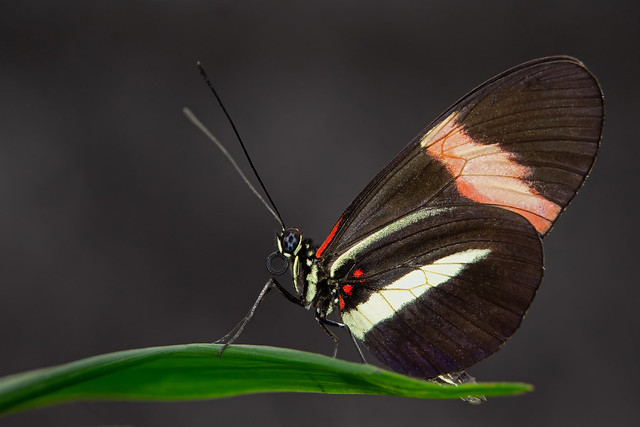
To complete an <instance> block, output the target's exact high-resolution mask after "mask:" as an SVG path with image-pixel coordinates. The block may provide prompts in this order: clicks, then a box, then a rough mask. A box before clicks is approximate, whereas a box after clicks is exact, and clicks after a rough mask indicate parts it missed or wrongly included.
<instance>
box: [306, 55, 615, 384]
mask: <svg viewBox="0 0 640 427" xmlns="http://www.w3.org/2000/svg"><path fill="white" fill-rule="evenodd" d="M602 120H603V100H602V93H601V91H600V87H599V85H598V83H597V81H596V80H595V78H594V77H593V76H592V75H591V74H590V73H589V71H588V70H586V68H584V66H583V65H582V64H581V63H580V62H579V61H577V60H576V59H573V58H568V57H555V58H545V59H541V60H536V61H532V62H529V63H526V64H523V65H521V66H519V67H516V68H514V69H512V70H509V71H507V72H505V73H504V74H502V75H500V76H497V77H495V78H494V79H492V80H490V81H488V82H486V83H485V84H483V85H482V86H480V87H479V88H477V89H476V90H474V91H473V92H471V93H470V94H469V95H467V96H465V97H464V98H462V99H461V100H460V101H458V102H457V103H456V104H454V105H453V106H452V107H451V108H449V109H448V110H447V111H446V112H444V113H443V114H442V115H441V116H440V117H439V118H438V119H436V120H435V121H434V122H433V123H432V125H430V126H429V127H428V128H427V129H425V130H424V131H423V132H421V133H420V134H419V135H418V136H417V137H416V138H415V139H414V140H413V141H412V142H411V143H410V144H409V145H408V146H407V147H405V149H404V150H403V151H402V152H401V153H400V154H399V155H398V156H396V157H395V158H394V160H393V161H392V162H391V163H390V164H389V165H388V166H387V167H386V168H385V169H384V170H383V171H382V172H380V173H379V174H378V175H377V176H376V177H375V178H374V180H373V181H371V183H370V184H369V185H368V186H367V187H366V188H365V189H364V191H363V192H362V193H361V194H360V195H359V196H358V197H357V198H356V199H355V200H354V202H353V203H352V204H351V205H350V206H349V208H347V210H346V211H345V213H344V214H343V215H342V216H341V217H340V219H339V220H338V222H337V223H336V225H335V226H334V229H333V230H332V231H331V233H330V235H329V237H328V238H327V239H326V241H325V242H324V243H323V244H322V246H321V247H320V248H319V249H318V250H317V252H316V255H315V256H316V259H317V261H318V262H319V263H320V265H321V266H322V268H323V269H324V273H325V274H326V276H327V277H328V280H329V281H330V282H332V283H334V284H335V286H337V287H338V289H339V308H340V312H341V315H342V320H343V322H344V323H345V324H346V325H347V326H349V328H350V330H351V332H352V333H353V335H354V336H355V337H357V338H359V339H360V340H362V341H363V342H364V343H365V345H366V346H367V347H368V348H369V350H371V352H372V353H373V354H374V355H376V356H377V357H378V358H379V359H380V360H381V361H383V362H384V363H386V364H388V365H389V366H391V367H392V368H394V369H396V370H398V371H400V372H404V373H407V374H411V375H417V376H422V377H433V376H437V375H440V374H444V373H449V372H453V371H457V370H461V369H464V368H466V367H468V366H470V365H472V364H474V363H476V362H477V361H479V360H481V359H483V358H485V357H487V356H488V355H490V354H492V353H493V352H495V351H496V350H497V349H498V348H499V347H500V346H501V345H502V344H503V343H504V342H505V341H506V340H507V339H508V338H509V337H510V336H511V335H512V334H513V333H514V332H515V330H516V329H517V328H518V326H519V324H520V322H521V320H522V318H523V316H524V314H525V312H526V310H527V308H528V307H529V305H530V303H531V301H532V299H533V297H534V295H535V292H536V290H537V288H538V285H539V283H540V280H541V278H542V270H543V259H542V247H541V241H540V238H541V236H544V235H545V234H546V233H547V232H548V231H549V230H550V228H551V227H552V225H553V223H554V222H555V220H556V219H557V218H558V216H559V215H560V213H561V212H562V211H563V210H564V208H565V207H566V206H567V204H568V203H569V202H570V201H571V199H572V198H573V196H574V195H575V193H576V191H577V190H578V189H579V187H580V186H581V185H582V183H583V181H584V179H585V178H586V176H587V174H588V173H589V171H590V169H591V167H592V166H593V162H594V159H595V155H596V152H597V149H598V146H599V142H600V135H601V131H602Z"/></svg>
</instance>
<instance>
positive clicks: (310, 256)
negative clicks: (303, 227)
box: [276, 228, 338, 317]
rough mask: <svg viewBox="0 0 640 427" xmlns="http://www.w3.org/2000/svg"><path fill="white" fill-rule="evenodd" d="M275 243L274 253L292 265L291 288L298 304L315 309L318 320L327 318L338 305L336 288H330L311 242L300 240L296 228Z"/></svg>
mask: <svg viewBox="0 0 640 427" xmlns="http://www.w3.org/2000/svg"><path fill="white" fill-rule="evenodd" d="M276 240H277V243H278V251H279V252H280V253H281V254H282V255H284V256H285V258H287V259H288V260H289V262H290V263H291V265H292V276H293V284H294V287H295V291H296V293H297V295H298V296H299V297H300V300H301V303H303V305H304V306H305V307H308V308H309V307H313V308H315V309H316V310H317V312H318V314H320V315H321V316H322V317H325V316H326V315H328V314H330V313H331V312H332V311H333V309H334V307H335V306H336V305H337V303H338V300H337V286H336V285H331V284H330V282H329V280H328V276H327V274H326V273H325V271H324V269H323V268H322V264H321V263H320V260H319V259H317V258H316V256H315V254H316V251H317V248H316V247H315V246H314V245H313V243H312V241H311V240H310V239H303V237H302V234H301V233H300V231H299V230H298V229H296V228H289V229H286V230H285V231H283V233H282V234H281V235H280V236H278V238H277V239H276Z"/></svg>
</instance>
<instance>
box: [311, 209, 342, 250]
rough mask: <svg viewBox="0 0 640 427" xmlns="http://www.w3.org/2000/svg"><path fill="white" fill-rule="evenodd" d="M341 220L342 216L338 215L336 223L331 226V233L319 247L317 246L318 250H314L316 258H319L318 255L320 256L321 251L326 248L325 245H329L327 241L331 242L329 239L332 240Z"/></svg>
mask: <svg viewBox="0 0 640 427" xmlns="http://www.w3.org/2000/svg"><path fill="white" fill-rule="evenodd" d="M341 222H342V217H340V219H339V220H338V222H336V225H334V226H333V228H332V229H331V233H329V237H327V239H326V240H325V241H324V243H323V244H322V246H320V248H318V250H317V251H316V258H318V259H319V258H320V257H322V252H324V250H325V249H327V246H329V243H331V240H333V237H334V236H335V235H336V231H338V226H339V225H340V223H341Z"/></svg>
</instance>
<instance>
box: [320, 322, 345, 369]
mask: <svg viewBox="0 0 640 427" xmlns="http://www.w3.org/2000/svg"><path fill="white" fill-rule="evenodd" d="M316 320H317V321H318V324H320V326H321V327H322V330H323V331H325V333H326V334H327V335H329V338H331V340H332V341H333V343H334V347H333V356H332V357H333V358H335V357H336V356H337V355H338V343H339V342H340V339H338V336H337V335H336V334H334V333H333V332H332V331H330V330H329V328H328V326H333V327H336V328H346V327H347V325H345V324H344V323H339V322H336V321H333V320H329V319H327V318H326V317H323V316H322V314H321V313H320V312H318V311H316Z"/></svg>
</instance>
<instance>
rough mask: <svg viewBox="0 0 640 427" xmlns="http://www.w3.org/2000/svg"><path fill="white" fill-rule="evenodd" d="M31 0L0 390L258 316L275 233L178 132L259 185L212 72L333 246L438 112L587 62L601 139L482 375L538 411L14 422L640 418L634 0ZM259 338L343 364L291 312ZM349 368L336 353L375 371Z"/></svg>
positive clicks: (15, 150) (288, 408)
mask: <svg viewBox="0 0 640 427" xmlns="http://www.w3.org/2000/svg"><path fill="white" fill-rule="evenodd" d="M18 3H19V2H6V1H5V2H3V5H2V6H0V46H1V47H0V49H1V56H0V73H1V75H0V109H1V111H0V203H1V204H0V206H1V207H0V274H1V277H0V319H1V324H0V334H1V335H0V337H1V344H0V346H1V347H2V351H0V375H6V374H11V373H15V372H19V371H23V370H28V369H34V368H40V367H44V366H50V365H55V364H59V363H64V362H68V361H72V360H76V359H79V358H83V357H87V356H91V355H95V354H100V353H104V352H111V351H116V350H122V349H128V348H136V347H144V346H153V345H166V344H176V343H189V342H207V341H211V340H213V339H215V338H217V337H219V336H221V335H222V334H223V333H225V332H226V331H227V330H228V329H230V328H231V327H232V326H233V325H234V324H235V322H236V321H237V320H239V319H240V317H241V316H242V315H243V314H244V313H245V311H246V310H247V309H248V307H249V306H250V304H251V303H252V302H253V300H254V298H255V296H256V295H257V293H258V291H259V289H260V287H261V286H262V285H263V283H264V282H265V280H266V279H267V277H268V276H267V272H266V270H265V269H264V262H265V258H266V256H267V255H268V254H269V253H270V252H271V251H272V250H273V249H274V243H273V236H274V231H275V230H276V225H275V222H274V221H273V219H272V218H271V217H270V216H269V215H268V214H267V213H266V211H265V210H264V209H263V207H262V206H261V205H260V204H259V203H258V202H257V200H256V199H255V198H254V197H253V196H252V195H251V193H250V192H249V191H248V190H247V188H245V186H244V184H242V182H241V180H240V179H239V178H238V176H236V175H235V172H234V171H233V169H232V168H231V166H230V165H229V164H228V162H227V161H226V160H225V159H224V158H223V157H222V155H221V154H220V153H218V152H216V151H215V149H213V148H212V146H211V144H210V143H209V142H207V141H206V140H205V139H204V138H203V136H202V135H201V134H200V133H199V131H197V130H196V129H194V127H193V126H192V125H191V124H189V123H188V122H187V121H186V120H185V119H184V117H183V116H182V113H181V108H182V107H183V106H184V105H188V106H190V107H191V108H193V109H194V110H195V111H196V112H197V113H199V115H200V116H201V118H202V119H203V120H204V121H205V122H206V123H207V125H208V126H209V127H210V128H211V129H212V130H213V132H214V134H216V135H217V136H218V137H219V138H220V139H221V140H223V141H224V142H225V143H226V144H227V145H228V146H229V147H230V149H231V151H232V152H234V153H235V154H236V155H237V156H238V158H239V159H240V160H242V164H243V165H245V163H244V160H243V159H241V158H240V153H239V149H238V146H237V144H236V142H235V140H234V138H233V136H232V133H231V130H230V127H229V125H228V123H227V122H226V121H225V119H224V117H223V115H222V113H221V112H220V110H219V109H218V108H217V107H216V106H215V104H214V102H213V99H212V97H211V95H210V93H209V92H208V91H207V89H206V87H205V85H204V83H203V82H202V80H201V79H200V76H199V74H198V71H197V70H196V68H195V66H194V64H195V61H196V60H201V61H203V63H204V64H205V65H206V66H207V68H208V70H209V72H210V73H211V74H212V76H213V78H214V80H215V83H216V85H217V88H218V89H219V91H220V93H221V94H222V96H223V97H224V99H225V101H226V104H227V107H228V109H229V111H230V112H231V114H232V116H233V118H234V120H235V121H236V124H237V125H238V127H239V128H240V132H241V134H242V135H243V136H244V138H245V140H246V143H247V145H248V148H249V150H250V152H251V154H252V156H253V159H254V161H255V163H256V165H257V167H258V169H259V170H260V172H261V174H262V177H263V179H264V181H265V183H266V184H267V185H268V187H269V189H270V191H271V193H272V196H273V198H274V199H275V201H276V203H277V204H278V207H279V209H280V211H281V212H282V214H283V216H284V218H285V221H286V222H287V223H288V224H290V225H295V226H298V227H300V228H302V230H303V231H304V232H305V233H306V235H308V236H313V237H315V239H316V241H322V240H323V239H324V238H325V236H326V234H327V233H328V231H329V230H330V228H331V227H332V225H333V223H334V222H335V220H336V219H337V217H338V216H339V215H340V213H341V212H342V210H343V209H344V208H345V207H346V206H347V204H348V203H349V202H350V201H351V200H352V199H353V198H354V197H355V196H356V195H357V193H358V192H359V191H360V190H361V189H362V188H363V187H364V186H365V185H366V183H367V182H368V181H369V180H370V179H371V178H372V177H373V176H374V175H375V173H376V172H377V171H378V170H379V169H381V168H382V167H383V166H384V165H385V163H386V162H387V161H388V160H390V159H391V158H392V156H393V155H394V154H396V152H398V151H399V150H400V149H401V148H402V147H403V146H404V145H405V144H406V143H407V142H408V141H409V140H410V139H411V138H412V137H413V136H414V135H415V134H417V133H418V131H420V130H421V129H422V128H423V127H424V126H425V125H426V124H427V123H428V122H430V121H431V120H432V119H433V118H434V117H435V116H436V115H437V114H439V113H440V112H441V111H442V110H444V109H445V108H446V107H447V106H448V105H449V104H451V103H452V102H453V101H455V100H456V99H457V98H458V97H460V96H462V95H463V94H465V93H466V92H467V91H468V90H470V89H472V88H473V87H475V86H476V85H477V84H479V83H481V82H483V81H484V80H485V79H488V78H489V77H491V76H493V75H495V74H497V73H499V72H501V71H503V70H505V69H507V68H508V67H511V66H513V65H516V64H518V63H520V62H523V61H525V60H528V59H532V58H535V57H540V56H546V55H557V54H568V55H573V56H577V57H579V58H580V59H582V60H583V61H584V62H585V63H586V64H587V65H588V66H589V67H590V69H591V70H592V71H593V72H594V73H595V74H596V75H597V76H598V77H599V79H600V82H601V84H602V87H603V89H604V93H605V98H606V102H607V104H606V108H607V120H606V125H605V130H604V140H603V145H602V150H601V152H600V156H599V159H598V162H597V163H596V166H595V169H594V171H593V174H592V176H591V177H590V178H589V180H588V182H587V184H586V186H585V187H584V189H583V190H582V191H581V193H580V195H579V197H578V198H577V199H576V200H575V202H574V203H573V205H572V206H571V208H570V209H569V210H568V211H567V212H566V214H565V215H564V216H563V218H562V219H561V220H560V222H559V224H558V226H557V227H556V228H555V229H554V231H553V232H552V233H551V235H550V236H549V237H548V238H547V239H546V241H545V248H546V260H547V261H546V274H545V279H544V283H543V285H542V287H541V291H540V293H539V294H538V297H537V298H536V301H535V302H534V304H533V307H532V309H531V311H530V312H529V314H528V316H527V319H526V321H525V322H524V324H523V326H522V327H521V329H520V330H519V332H518V333H517V334H516V335H515V337H514V338H513V339H512V340H511V341H510V342H509V343H508V344H507V345H506V346H505V347H504V348H503V349H502V350H501V351H500V352H499V353H498V354H496V355H495V356H494V357H491V358H490V359H488V360H486V361H485V362H483V363H480V364H479V365H477V366H476V367H474V368H472V369H471V370H470V372H471V373H472V374H473V375H475V376H476V377H478V378H479V379H480V380H515V381H527V382H531V383H533V384H535V386H536V390H535V392H534V393H531V394H528V395H526V396H521V397H515V398H495V399H491V400H490V401H489V402H488V403H486V404H485V405H482V406H480V407H475V406H470V405H467V404H464V403H463V402H460V401H422V400H410V399H401V398H389V397H370V396H330V395H299V394H265V395H253V396H246V397H238V398H232V399H223V400H217V401H206V402H195V403H178V404H155V403H80V404H71V405H65V406H61V407H54V408H48V409H43V410H39V411H35V412H32V413H25V414H18V415H13V416H10V417H8V418H5V419H2V420H1V421H2V423H3V425H8V426H22V425H36V424H39V425H65V426H66V425H234V424H236V425H264V426H279V425H293V426H295V425H301V424H303V423H304V425H306V426H309V427H311V426H319V425H344V426H365V425H367V426H373V425H375V426H383V425H448V424H461V425H470V424H471V423H474V424H476V425H492V426H500V425H505V426H506V425H509V426H512V425H523V426H539V425H565V424H568V423H571V425H583V426H586V425H604V424H607V425H624V424H629V423H631V422H632V420H634V419H635V420H636V422H637V419H638V417H639V416H640V411H639V410H638V398H639V397H640V396H639V393H638V387H637V384H638V380H640V378H639V375H638V374H639V372H638V370H639V369H638V356H639V350H638V344H637V341H638V326H639V322H638V309H637V307H638V301H639V300H640V299H639V296H640V288H639V286H638V285H639V283H638V279H637V273H636V269H635V266H636V265H637V262H638V261H637V257H638V253H639V251H638V237H639V236H638V231H637V230H638V228H637V226H636V224H635V223H634V222H633V221H637V219H638V218H637V213H638V196H637V188H636V185H637V183H638V178H639V177H640V173H639V168H638V164H637V162H638V143H637V124H638V112H639V111H638V105H639V103H638V99H639V98H638V96H639V95H640V93H639V91H638V76H640V60H639V59H640V58H639V54H638V52H639V51H640V50H639V43H638V42H639V41H640V30H639V27H638V22H639V21H640V14H639V13H638V8H639V6H638V3H637V2H631V1H607V2H602V1H591V2H585V1H576V2H569V1H555V2H553V1H532V2H528V3H526V4H525V3H523V2H514V1H511V0H509V1H459V2H455V1H451V2H417V1H416V2H409V1H394V2H371V1H362V2H345V1H323V2H309V1H300V2H292V1H282V2H280V1H271V2H261V1H242V2H238V1H213V0H207V1H180V2H179V1H172V2H170V1H156V2H141V1H111V2H71V1H55V2H50V1H39V2H38V1H34V2H23V3H21V4H18ZM634 126H635V127H634ZM245 167H246V165H245ZM241 341H242V342H244V343H259V344H270V345H278V346H287V347H293V348H298V349H305V350H311V351H317V352H322V353H325V354H330V352H331V349H332V345H331V343H330V341H329V340H328V339H327V338H326V337H325V335H324V334H323V332H322V331H321V330H320V328H318V327H317V325H316V323H315V321H314V320H313V317H312V315H311V314H310V313H308V312H306V311H305V310H301V309H299V308H298V307H296V306H294V305H292V304H289V303H287V302H286V301H285V300H284V299H282V298H279V297H278V296H276V295H274V296H272V297H270V298H269V299H268V300H267V302H266V303H265V304H264V306H263V307H261V309H260V311H259V313H258V316H257V318H256V321H255V323H252V324H251V326H250V327H249V328H248V330H247V331H246V333H245V334H244V335H243V336H242V339H241ZM345 342H346V343H348V341H345ZM351 347H352V346H351V345H348V344H345V345H343V347H342V348H341V352H340V356H341V357H344V358H347V359H350V360H357V358H356V357H355V354H354V350H353V349H352V348H351Z"/></svg>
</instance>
